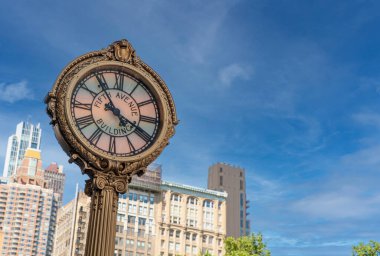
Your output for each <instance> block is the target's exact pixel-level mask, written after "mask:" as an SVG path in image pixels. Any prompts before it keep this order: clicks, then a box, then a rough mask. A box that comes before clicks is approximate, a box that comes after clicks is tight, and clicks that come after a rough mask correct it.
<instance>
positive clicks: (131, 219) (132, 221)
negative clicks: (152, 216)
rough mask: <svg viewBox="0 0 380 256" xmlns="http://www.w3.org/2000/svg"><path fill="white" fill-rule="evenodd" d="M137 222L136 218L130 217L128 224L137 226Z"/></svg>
mask: <svg viewBox="0 0 380 256" xmlns="http://www.w3.org/2000/svg"><path fill="white" fill-rule="evenodd" d="M135 221H136V217H135V216H131V215H128V223H129V224H135Z"/></svg>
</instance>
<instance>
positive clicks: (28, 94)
mask: <svg viewBox="0 0 380 256" xmlns="http://www.w3.org/2000/svg"><path fill="white" fill-rule="evenodd" d="M25 99H33V93H32V91H31V90H30V89H29V87H28V83H27V81H25V80H23V81H20V82H18V83H11V84H6V83H0V100H2V101H6V102H9V103H13V102H16V101H20V100H25Z"/></svg>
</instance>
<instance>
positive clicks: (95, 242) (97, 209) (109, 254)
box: [85, 173, 128, 256]
mask: <svg viewBox="0 0 380 256" xmlns="http://www.w3.org/2000/svg"><path fill="white" fill-rule="evenodd" d="M127 190H128V183H127V180H126V179H125V178H124V177H116V176H114V175H111V174H107V175H106V174H103V173H98V174H96V175H95V176H94V177H93V178H92V179H90V180H87V181H86V188H85V192H86V194H87V195H89V196H91V212H90V220H89V225H88V232H87V239H86V250H85V256H113V255H114V250H115V236H116V216H117V207H118V195H119V193H125V192H127Z"/></svg>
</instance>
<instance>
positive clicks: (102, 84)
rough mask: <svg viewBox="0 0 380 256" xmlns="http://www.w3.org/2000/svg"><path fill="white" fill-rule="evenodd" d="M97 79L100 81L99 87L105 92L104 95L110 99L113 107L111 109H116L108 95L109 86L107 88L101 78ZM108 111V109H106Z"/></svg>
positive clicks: (97, 77)
mask: <svg viewBox="0 0 380 256" xmlns="http://www.w3.org/2000/svg"><path fill="white" fill-rule="evenodd" d="M95 77H96V79H97V80H98V82H99V86H100V87H101V88H102V90H103V92H104V94H105V95H106V96H107V98H108V100H109V102H110V106H111V108H115V105H114V104H113V102H112V100H111V97H110V96H109V95H108V93H107V91H106V90H107V88H108V87H107V86H106V84H105V83H104V82H103V81H102V79H101V78H100V77H99V76H95ZM106 110H107V109H106Z"/></svg>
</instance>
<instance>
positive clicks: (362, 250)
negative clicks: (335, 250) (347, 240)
mask: <svg viewBox="0 0 380 256" xmlns="http://www.w3.org/2000/svg"><path fill="white" fill-rule="evenodd" d="M352 251H353V252H352V256H380V243H379V242H376V241H372V240H371V241H370V242H369V243H368V244H364V243H359V245H357V246H353V247H352Z"/></svg>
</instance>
